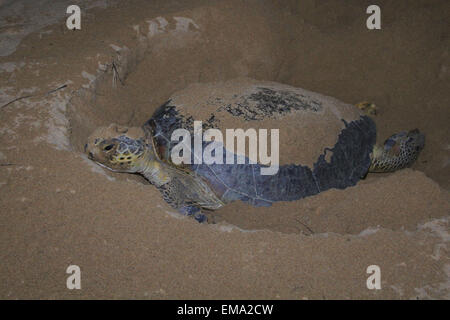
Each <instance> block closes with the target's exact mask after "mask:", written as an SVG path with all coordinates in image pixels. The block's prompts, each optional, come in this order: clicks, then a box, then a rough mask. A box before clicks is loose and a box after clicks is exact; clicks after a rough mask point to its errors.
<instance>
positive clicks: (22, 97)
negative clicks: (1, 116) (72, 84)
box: [0, 84, 67, 109]
mask: <svg viewBox="0 0 450 320" xmlns="http://www.w3.org/2000/svg"><path fill="white" fill-rule="evenodd" d="M66 87H67V84H64V85H62V86H60V87H58V88H56V89H53V90H50V91H47V92H44V93H36V94H28V95H26V96H21V97H18V98H15V99H13V100H11V101H9V102H7V103H5V104H4V105H2V106H0V109H3V108H4V107H6V106H8V105H10V104H12V103H14V102H16V101H19V100H22V99H26V98H30V97H34V96H41V95H49V94H51V93H53V92H56V91H58V90H61V89H64V88H66Z"/></svg>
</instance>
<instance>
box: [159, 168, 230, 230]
mask: <svg viewBox="0 0 450 320" xmlns="http://www.w3.org/2000/svg"><path fill="white" fill-rule="evenodd" d="M157 188H158V189H159V191H160V192H161V194H162V196H163V199H164V200H165V201H166V202H167V203H168V204H169V205H170V206H171V207H172V208H174V209H176V210H177V211H178V212H179V213H181V214H182V215H185V216H191V217H193V218H194V219H195V220H197V221H198V222H200V223H202V222H206V221H207V220H208V219H207V218H206V216H205V215H204V214H203V213H202V208H204V209H210V210H215V209H218V208H220V207H222V206H223V205H224V203H223V202H221V201H220V200H219V199H218V198H217V197H216V195H215V194H214V193H213V192H212V191H211V190H210V189H209V188H208V186H207V185H206V184H205V183H204V182H203V180H202V179H201V178H200V177H194V176H192V175H190V174H187V173H184V172H182V171H172V172H171V180H170V181H169V182H167V183H165V184H163V185H160V186H157Z"/></svg>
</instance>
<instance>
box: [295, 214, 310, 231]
mask: <svg viewBox="0 0 450 320" xmlns="http://www.w3.org/2000/svg"><path fill="white" fill-rule="evenodd" d="M295 221H297V222H298V223H300V224H301V225H302V226H304V227H305V228H306V229H308V231H309V232H311V234H314V231H313V230H312V229H311V228H310V227H308V225H307V224H306V223H303V222H301V221H300V219H298V218H296V219H295Z"/></svg>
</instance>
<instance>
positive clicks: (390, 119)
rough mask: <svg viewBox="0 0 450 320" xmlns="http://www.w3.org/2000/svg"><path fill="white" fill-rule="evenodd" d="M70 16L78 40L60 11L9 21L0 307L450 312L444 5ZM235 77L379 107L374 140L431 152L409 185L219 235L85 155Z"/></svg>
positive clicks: (0, 59) (386, 181)
mask: <svg viewBox="0 0 450 320" xmlns="http://www.w3.org/2000/svg"><path fill="white" fill-rule="evenodd" d="M78 3H79V4H80V5H81V7H82V10H83V13H82V14H83V18H82V30H80V31H69V30H67V29H66V28H65V21H64V12H62V13H61V12H59V13H58V14H59V15H60V16H57V14H56V13H54V11H50V10H49V11H47V13H48V15H47V17H46V16H45V14H44V13H45V12H46V11H45V10H44V9H45V8H46V6H51V5H49V4H45V5H42V6H41V10H40V11H41V14H43V16H40V19H37V18H36V17H35V16H33V17H31V16H32V13H33V12H34V13H35V12H36V10H37V8H33V7H27V9H26V10H22V11H21V9H20V8H18V9H17V8H15V9H14V10H11V11H5V10H10V7H8V4H3V5H1V6H0V23H1V25H0V27H2V28H1V29H0V30H1V31H0V32H1V33H2V38H0V40H1V46H2V48H1V49H2V50H1V51H0V53H1V56H0V106H1V107H0V284H1V285H0V298H2V299H23V298H31V299H68V298H75V299H85V298H96V299H100V298H142V299H236V298H241V299H259V298H264V299H449V298H450V261H449V260H450V258H449V254H448V252H449V251H448V250H449V249H448V245H449V244H448V243H449V240H450V237H449V230H450V228H449V212H450V201H449V200H450V197H449V195H450V194H449V187H450V141H449V136H450V130H449V126H448V123H449V120H450V111H449V102H450V101H449V98H450V95H449V91H448V88H449V80H450V78H449V56H448V50H449V49H448V46H449V33H448V31H449V28H448V17H447V15H446V12H448V11H449V9H450V5H449V3H448V1H437V0H436V1H425V0H424V1H408V3H407V4H406V3H404V2H395V3H394V2H392V1H379V2H378V3H377V4H378V5H379V6H380V7H381V8H382V29H381V30H378V31H369V30H367V29H366V27H365V19H366V17H367V15H366V14H365V9H366V6H367V5H368V4H364V3H361V2H360V1H346V2H345V4H344V3H343V2H342V1H313V0H310V1H300V2H298V1H284V2H283V5H281V4H278V3H277V2H275V1H246V2H242V1H234V0H231V1H226V2H212V1H189V2H185V3H182V2H178V1H152V2H148V1H143V0H132V1H126V2H119V3H115V2H113V1H104V2H100V1H99V2H98V3H97V4H96V5H97V6H100V7H96V8H90V9H86V11H84V8H86V7H83V6H86V3H85V2H83V1H79V2H78ZM63 4H64V5H65V4H66V2H64V1H61V3H59V5H58V7H59V6H61V7H64V5H63ZM55 8H56V7H55ZM38 11H39V10H38ZM5 12H6V13H5ZM8 12H10V14H9V13H8ZM17 12H19V13H17ZM30 12H31V13H30ZM19 15H20V16H19ZM55 15H56V16H55ZM42 19H44V20H45V21H44V20H42ZM37 20H39V21H40V22H39V23H37V22H36V21H37ZM30 26H32V27H30ZM236 77H251V78H255V79H258V80H264V81H276V82H281V83H285V84H288V85H292V86H296V87H301V88H304V89H306V90H311V91H315V92H319V93H321V94H324V95H327V96H331V97H335V98H337V99H339V100H342V101H344V102H345V103H350V104H355V103H357V102H360V101H371V102H374V103H375V104H376V105H377V106H378V107H379V114H378V115H377V116H376V117H375V118H374V119H375V121H376V124H377V127H378V135H379V137H378V138H379V140H381V141H382V140H384V139H385V138H387V137H388V136H389V135H391V134H392V133H394V132H398V131H401V130H409V129H413V128H419V129H420V130H421V131H422V132H424V133H425V134H426V139H427V140H426V147H425V149H424V151H423V152H422V154H421V155H420V157H419V159H418V161H417V163H416V164H414V166H413V167H412V168H410V169H405V170H402V171H399V172H396V173H393V174H369V175H368V176H367V178H366V179H365V180H362V181H361V182H360V183H359V184H358V185H357V186H355V187H351V188H348V189H345V190H329V191H327V192H324V193H321V194H319V195H318V196H315V197H311V198H307V199H303V200H301V201H296V202H286V203H277V204H275V205H274V206H272V207H270V208H253V207H250V206H247V205H244V204H242V203H233V204H231V205H229V206H227V207H225V208H223V209H221V210H219V211H218V212H216V213H215V214H214V215H213V216H212V217H211V221H214V222H215V223H211V224H208V225H200V224H198V223H196V222H195V221H193V220H192V219H187V218H184V217H180V216H179V215H178V214H176V213H175V212H174V210H173V209H171V208H170V207H169V206H168V205H167V204H166V203H165V202H164V201H163V200H162V198H161V196H160V194H159V192H158V191H157V190H156V189H155V188H154V187H153V186H151V185H149V183H148V182H147V181H145V179H143V178H142V177H140V176H136V175H129V174H120V173H112V172H109V171H106V170H104V169H103V168H100V167H99V166H97V165H95V164H93V163H92V162H91V161H89V160H88V159H87V157H86V156H85V155H84V154H83V152H82V150H83V145H84V143H85V142H86V139H87V137H88V136H89V134H90V133H91V132H92V131H93V130H94V129H95V128H96V127H98V126H103V125H108V124H109V123H111V122H115V123H118V124H120V125H129V126H139V125H141V124H142V123H143V122H144V121H145V120H146V119H148V117H149V116H150V115H151V113H152V112H153V111H154V110H155V109H156V108H157V107H158V106H159V105H160V104H162V103H163V102H165V101H166V99H167V98H168V97H170V96H171V95H172V94H173V93H174V92H176V91H178V90H181V89H184V88H186V87H187V86H189V85H192V84H194V83H197V82H210V81H225V80H228V79H232V78H236ZM114 79H115V80H114ZM64 85H65V86H64ZM63 86H64V87H63ZM55 89H58V90H56V91H52V90H55ZM22 97H23V98H22ZM16 98H20V99H19V100H17V101H14V102H12V103H9V102H11V101H13V100H14V99H16ZM69 265H78V266H79V267H80V268H81V283H82V289H81V290H68V289H67V287H66V279H67V277H68V274H66V269H67V267H68V266H69ZM370 265H378V266H379V267H380V269H381V290H369V289H368V288H367V287H366V280H367V278H368V277H369V274H367V273H366V270H367V267H368V266H370Z"/></svg>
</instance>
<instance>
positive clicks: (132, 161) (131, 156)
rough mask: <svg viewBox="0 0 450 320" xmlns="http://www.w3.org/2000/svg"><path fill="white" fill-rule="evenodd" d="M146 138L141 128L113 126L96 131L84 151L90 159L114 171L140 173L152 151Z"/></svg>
mask: <svg viewBox="0 0 450 320" xmlns="http://www.w3.org/2000/svg"><path fill="white" fill-rule="evenodd" d="M144 136H145V135H144V132H143V130H142V129H141V128H137V127H131V128H128V127H123V126H119V125H116V124H111V125H110V126H108V127H101V128H98V129H97V130H95V131H94V132H93V133H92V134H91V136H90V137H89V138H88V142H87V143H86V144H85V146H84V151H85V153H86V154H87V155H88V157H89V159H91V160H93V161H95V162H96V163H98V164H99V165H100V166H102V167H106V168H107V169H110V170H112V171H116V172H129V173H134V172H140V171H141V170H142V169H143V168H144V167H145V163H146V161H147V159H148V154H149V151H151V150H149V147H148V145H147V144H146V143H145V137H144Z"/></svg>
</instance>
